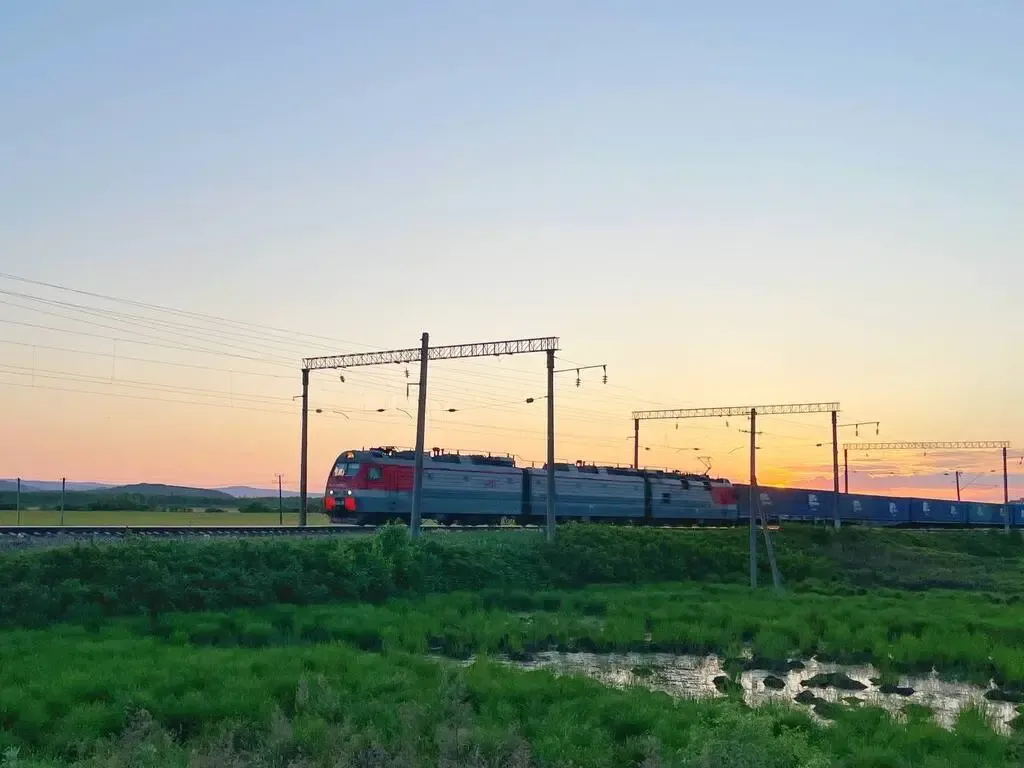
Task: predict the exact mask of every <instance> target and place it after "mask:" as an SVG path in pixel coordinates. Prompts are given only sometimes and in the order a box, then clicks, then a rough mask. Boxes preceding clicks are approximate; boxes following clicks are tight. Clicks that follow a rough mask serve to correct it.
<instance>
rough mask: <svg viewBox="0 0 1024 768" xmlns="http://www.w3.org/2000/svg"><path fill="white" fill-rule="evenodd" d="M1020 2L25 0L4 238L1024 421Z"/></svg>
mask: <svg viewBox="0 0 1024 768" xmlns="http://www.w3.org/2000/svg"><path fill="white" fill-rule="evenodd" d="M1022 33H1024V5H1021V4H1020V3H1019V2H1008V1H1007V2H996V1H995V0H992V1H991V2H983V3H952V2H941V3H936V2H911V1H909V0H908V1H906V2H899V3H882V2H857V3H842V4H840V3H821V2H778V3H770V4H769V3H761V2H731V3H718V4H709V3H685V2H647V3H621V2H619V3H612V2H587V3H583V2H556V3H539V2H517V3H469V2H463V3H457V2H438V3H418V4H414V3H401V2H395V3H387V4H383V3H376V4H370V3H363V4H355V3H342V2H305V3H282V2H274V3H271V2H244V3H243V2H238V1H229V0H224V1H223V2H218V3H205V2H204V3H200V2H178V3H173V4H172V3H167V4H143V3H129V2H101V1H97V2H92V3H73V2H63V3H60V2H28V1H26V0H16V1H14V2H9V3H6V4H5V6H4V8H3V10H2V11H0V99H2V103H3V105H4V109H3V113H4V115H5V117H4V121H3V123H2V126H0V139H2V140H0V168H2V169H3V173H2V174H0V268H2V271H3V272H7V273H14V274H17V275H21V276H25V277H31V278H37V279H43V280H48V281H54V282H59V283H61V284H65V285H71V286H74V287H77V288H84V289H88V290H93V291H99V292H103V293H107V294H112V295H115V296H120V297H131V298H135V299H140V300H144V301H147V302H153V303H159V304H166V305H170V306H174V307H181V308H185V309H190V310H195V311H202V312H210V313H214V314H218V315H224V316H228V317H230V318H232V319H237V320H243V321H250V322H258V323H266V324H270V325H274V326H281V327H285V328H289V329H295V330H296V331H298V332H304V333H312V334H320V335H326V336H330V337H332V338H338V339H343V340H352V341H355V342H361V343H365V344H371V345H382V346H393V345H401V346H405V345H411V344H414V343H415V342H416V340H417V338H418V336H419V333H420V332H421V331H422V330H429V331H430V332H431V333H432V336H433V338H435V339H436V340H437V341H438V343H441V342H443V341H447V342H461V341H468V340H476V339H482V338H491V337H496V338H508V337H515V336H520V335H522V336H528V335H547V334H557V335H560V336H561V337H562V339H563V345H564V346H565V353H566V355H568V357H569V358H571V359H576V360H583V361H584V362H591V361H599V362H606V361H607V362H609V364H611V365H612V366H613V371H614V372H615V375H616V376H617V378H616V381H619V382H622V383H623V384H625V385H628V386H629V387H631V388H633V389H634V390H635V392H641V391H642V392H644V393H646V396H647V397H648V398H649V399H651V400H656V401H664V402H669V403H673V404H675V403H678V404H679V405H685V404H689V403H694V404H700V405H717V404H728V403H730V402H734V401H741V402H750V401H761V402H765V401H777V400H781V401H799V400H804V399H810V400H815V399H827V400H831V399H841V400H842V401H843V403H844V411H846V410H850V411H851V412H850V414H849V415H850V417H851V418H853V417H864V418H882V419H883V420H885V421H886V422H887V424H888V425H890V429H891V430H892V431H891V432H890V436H892V437H896V436H897V434H896V433H898V435H899V436H905V437H907V438H911V439H957V438H959V439H972V438H983V439H988V438H998V439H1014V438H1016V439H1017V440H1018V442H1022V441H1024V418H1022V417H1021V416H1020V415H1018V414H1017V413H1016V412H1014V408H1015V403H1016V402H1017V399H1018V398H1017V394H1016V393H1017V389H1018V382H1019V381H1020V380H1021V378H1022V375H1024V362H1022V361H1021V358H1020V355H1019V354H1016V352H1015V349H1017V347H1018V346H1019V345H1018V343H1017V342H1018V340H1019V338H1020V337H1019V331H1017V330H1016V325H1015V324H1016V323H1017V312H1016V310H1015V307H1017V306H1019V296H1020V286H1021V279H1022V278H1024V266H1022V262H1021V260H1020V258H1019V248H1020V244H1021V242H1022V239H1024V238H1022V234H1024V232H1022V230H1024V224H1022V223H1021V222H1022V221H1024V219H1022V217H1021V216H1020V214H1019V212H1020V211H1021V210H1024V138H1022V137H1024V98H1022V97H1024V92H1022V91H1024V86H1022V83H1024V52H1022V51H1024V49H1022V46H1021V44H1020V41H1021V39H1024V38H1022ZM0 287H6V288H8V289H11V286H9V285H0ZM0 310H3V311H4V312H6V313H7V314H2V315H0V319H2V318H3V317H8V318H22V319H24V318H25V317H28V316H27V315H25V314H24V313H20V312H21V311H20V310H15V309H12V308H10V307H8V308H7V309H6V310H4V308H3V307H0ZM19 313H20V314H19ZM0 334H7V338H17V339H21V340H26V339H28V340H35V339H37V338H38V335H36V336H33V335H32V334H38V332H37V331H32V330H31V329H27V328H20V329H19V328H16V327H13V326H11V327H6V326H5V327H0ZM19 334H20V335H19ZM67 341H68V340H67V339H66V338H65V339H64V342H65V343H67ZM79 341H81V339H80V340H79ZM83 343H84V342H83ZM303 354H310V352H307V351H303V350H302V349H296V353H295V357H296V358H297V357H299V356H301V355H303ZM524 370H526V369H524ZM453 375H454V374H453ZM461 382H462V384H463V385H467V381H466V380H465V379H463V380H461ZM455 383H456V381H455V380H453V386H454V385H455ZM467 386H468V385H467ZM31 394H32V393H21V395H22V396H24V397H25V402H24V404H25V407H26V408H29V409H31V408H38V407H39V406H38V405H33V402H34V401H32V399H31V397H30V395H31ZM495 396H497V395H495ZM847 404H849V405H847ZM593 405H594V407H595V408H601V407H602V406H601V405H600V402H599V401H598V400H595V401H594V403H593ZM641 405H643V404H642V403H637V407H640V406H641ZM606 406H607V410H609V411H612V410H613V409H614V411H615V413H618V412H619V411H626V410H628V408H626V404H625V403H624V402H623V403H618V402H615V403H612V402H611V401H609V402H608V403H606ZM65 407H66V408H68V409H69V413H72V412H73V411H74V407H73V404H67V405H62V406H61V408H65ZM39 417H40V418H53V419H55V420H56V421H59V422H60V423H61V424H66V423H67V421H68V419H69V418H71V419H72V420H73V417H71V416H69V415H68V414H64V418H63V419H61V418H59V417H58V415H54V408H53V404H52V402H50V401H48V402H47V404H46V407H45V408H44V409H43V412H42V415H40V416H39ZM371 426H372V425H370V426H368V427H367V429H371ZM605 426H606V428H607V430H609V431H611V433H612V434H614V431H615V430H618V429H619V426H618V423H617V422H616V423H614V424H612V423H609V424H607V425H605ZM55 428H59V429H64V428H65V427H55ZM152 428H153V429H158V427H157V426H153V427H152ZM626 433H628V428H627V432H626ZM495 439H497V438H495ZM367 440H370V438H369V437H367ZM270 442H274V441H273V440H271V441H270ZM292 448H293V446H289V450H292ZM323 450H324V451H325V455H326V454H327V453H330V451H331V450H332V449H330V448H329V446H328V441H327V439H326V438H325V445H324V448H323ZM808 461H809V459H808ZM0 474H3V473H0ZM227 480H230V478H227Z"/></svg>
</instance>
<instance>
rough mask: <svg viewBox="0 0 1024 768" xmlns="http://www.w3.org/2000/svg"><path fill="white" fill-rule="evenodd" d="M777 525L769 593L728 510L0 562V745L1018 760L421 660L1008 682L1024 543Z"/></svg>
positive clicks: (165, 761) (891, 724) (742, 759)
mask: <svg viewBox="0 0 1024 768" xmlns="http://www.w3.org/2000/svg"><path fill="white" fill-rule="evenodd" d="M776 544H777V551H778V555H779V560H780V564H781V567H782V571H783V575H784V578H785V582H786V586H787V591H786V592H785V593H784V594H782V595H775V594H774V593H773V592H772V591H771V590H770V589H768V588H762V589H761V590H760V591H758V592H757V593H751V592H750V591H749V589H748V588H747V587H746V586H744V582H745V580H746V549H745V547H746V534H745V532H743V531H658V530H644V529H637V530H633V529H628V528H607V527H596V526H566V527H564V528H561V529H560V530H559V532H558V537H557V540H556V542H555V543H554V544H552V545H548V544H545V543H544V542H543V538H542V536H540V535H538V534H537V533H536V532H502V533H500V534H479V535H462V534H459V535H453V536H431V537H425V538H424V540H422V541H419V542H409V540H408V538H407V536H406V534H405V532H404V530H403V529H390V530H387V531H385V532H384V533H382V534H381V535H378V536H374V537H366V538H358V539H356V538H353V539H350V540H330V541H241V542H212V543H205V544H198V543H194V542H145V541H143V542H128V543H124V544H118V545H116V546H92V545H87V546H75V547H65V548H59V549H53V550H49V551H44V552H26V553H21V554H16V555H11V556H7V557H4V558H0V583H2V584H4V585H5V586H4V589H2V590H0V625H3V626H6V627H8V629H5V630H3V631H0V662H2V663H0V765H3V766H4V768H14V766H21V767H23V768H34V767H38V768H43V766H47V767H48V766H54V765H57V764H80V765H82V766H97V767H98V766H125V767H126V768H127V766H140V767H141V766H148V767H152V768H158V767H159V768H162V767H163V766H181V767H182V768H185V766H189V768H198V766H235V765H238V766H241V765H259V766H275V767H276V766H281V767H282V768H283V767H284V766H293V767H294V768H298V767H299V766H303V768H305V767H306V766H349V765H350V766H357V765H358V766H404V767H405V768H409V767H410V766H420V765H424V766H426V765H430V766H435V765H460V766H463V765H467V766H491V765H493V766H499V765H501V766H508V768H512V766H534V765H536V766H541V765H543V766H621V765H643V766H646V768H653V767H654V766H686V767H687V768H692V767H696V766H701V767H707V768H711V766H724V767H725V768H730V767H737V768H738V767H739V766H744V767H746V768H762V767H764V768H768V767H771V768H775V767H776V766H777V767H778V768H782V767H783V766H800V767H801V768H819V767H820V768H824V767H825V766H833V765H834V766H842V767H843V768H860V767H862V766H863V767H865V768H866V767H867V766H887V767H889V766H891V767H897V766H915V767H916V766H925V768H946V767H952V766H962V765H972V766H1003V765H1020V764H1021V760H1022V759H1024V749H1022V737H1021V736H1018V735H1014V736H1013V737H1011V738H1005V737H1002V736H999V735H997V734H996V733H995V732H993V730H992V729H991V728H990V727H989V726H988V725H987V724H986V723H985V722H984V717H983V716H982V714H981V713H979V712H975V711H968V712H965V713H963V714H962V715H961V717H960V719H959V721H958V723H957V727H956V729H955V730H954V731H953V732H947V731H944V730H942V729H941V728H939V727H938V726H937V725H935V724H934V723H933V722H932V721H931V719H930V714H929V713H928V712H925V711H918V710H917V709H914V708H911V709H910V710H909V713H908V716H907V722H906V723H899V722H896V721H894V720H893V719H892V718H891V717H890V716H889V715H887V714H886V713H884V712H882V711H880V710H878V709H874V708H871V707H866V706H862V707H858V708H855V709H854V708H846V707H842V706H832V705H830V706H829V708H828V709H829V716H830V717H834V718H835V721H834V723H833V724H832V725H830V726H829V727H827V728H822V727H818V726H816V725H814V724H813V723H812V722H811V721H810V720H809V719H808V717H807V716H806V715H805V714H804V713H802V712H800V711H796V710H793V709H790V708H778V707H767V708H763V709H758V710H756V711H751V710H749V709H747V708H746V707H744V706H743V705H742V703H740V702H738V701H736V700H735V699H732V698H729V699H723V700H714V701H683V700H674V699H671V698H669V697H667V696H666V695H664V694H658V693H653V692H649V691H645V690H639V689H636V690H634V689H630V690H612V689H607V688H604V687H602V686H601V685H600V684H599V683H597V682H595V681H590V680H585V679H576V678H569V677H564V678H558V677H555V676H553V675H551V674H549V673H547V672H529V673H526V672H521V671H517V670H514V669H509V668H506V667H503V666H501V665H498V664H495V663H492V662H489V661H487V660H486V658H484V659H483V660H481V661H479V662H478V663H475V664H473V665H472V666H470V667H468V668H465V669H459V668H458V667H457V665H454V664H450V663H447V662H443V661H431V660H427V659H425V658H424V655H425V654H426V653H428V652H431V651H433V652H440V653H443V654H447V655H449V656H453V657H466V656H468V655H470V654H480V653H484V654H487V653H507V654H510V655H512V656H521V655H528V654H529V653H531V652H534V651H538V650H544V649H547V648H551V647H556V648H563V649H566V650H592V651H603V650H662V651H671V652H690V653H702V652H706V651H717V652H720V653H723V654H725V655H729V656H735V655H737V654H738V653H739V652H740V650H741V649H743V648H745V647H749V648H751V649H752V650H753V651H754V652H755V653H756V654H757V655H759V656H762V657H765V659H766V660H767V661H768V662H769V663H770V662H771V661H773V660H774V661H778V660H781V659H783V658H785V657H787V656H792V655H807V654H811V653H814V654H817V655H819V656H821V657H825V658H833V659H837V660H844V661H864V660H873V661H875V662H876V663H878V664H879V665H880V666H881V667H882V668H883V672H884V676H886V679H889V677H891V676H892V675H894V674H895V673H896V672H897V671H901V670H902V671H920V670H924V669H925V668H926V667H930V666H931V665H932V664H935V665H936V666H938V667H939V669H940V670H942V671H944V672H945V673H947V674H948V675H951V676H954V677H963V678H968V679H971V680H975V681H979V682H981V681H984V680H985V679H987V676H988V675H994V676H995V677H996V678H997V679H998V680H999V681H1000V682H1001V683H1003V684H1004V685H1005V686H1006V687H1007V688H1010V689H1012V688H1013V687H1014V686H1017V685H1024V651H1018V650H1017V649H1018V648H1024V629H1022V628H1024V607H1022V602H1021V601H1022V597H1024V589H1022V584H1024V580H1022V579H1021V576H1022V575H1024V574H1022V565H1024V542H1022V541H1021V539H1020V537H1019V536H1010V537H1005V536H1003V535H1002V534H1001V533H991V534H990V533H984V532H970V533H949V534H941V535H940V534H924V533H916V532H900V531H884V532H883V531H868V530H856V529H851V530H844V531H841V532H839V534H838V535H837V534H835V533H832V532H828V531H823V530H820V529H819V530H816V531H815V530H808V529H797V528H787V529H786V530H784V531H783V532H782V533H781V534H780V535H779V536H777V539H776ZM762 576H763V580H762V584H765V583H770V582H769V581H768V578H767V577H768V574H767V570H766V567H764V568H763V570H762ZM119 617H122V618H119ZM61 622H72V623H71V624H61ZM19 626H20V627H36V628H37V629H18V628H16V627H19ZM648 633H649V636H650V637H649V639H647V635H648ZM5 748H7V749H9V750H12V751H9V752H8V753H7V754H8V757H6V758H4V757H3V754H4V752H3V750H4V749H5ZM13 750H17V751H18V752H17V756H15V752H14V751H13ZM4 761H6V762H4Z"/></svg>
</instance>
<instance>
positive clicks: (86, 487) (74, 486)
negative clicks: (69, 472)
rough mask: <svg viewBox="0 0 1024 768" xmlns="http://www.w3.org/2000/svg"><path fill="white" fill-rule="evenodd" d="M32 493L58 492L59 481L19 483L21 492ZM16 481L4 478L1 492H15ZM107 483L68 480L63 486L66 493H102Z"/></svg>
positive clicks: (0, 481) (1, 483) (12, 478)
mask: <svg viewBox="0 0 1024 768" xmlns="http://www.w3.org/2000/svg"><path fill="white" fill-rule="evenodd" d="M7 483H10V486H11V487H10V488H7V486H6V484H7ZM30 486H31V488H32V490H33V491H59V490H60V480H25V479H22V481H21V490H22V491H25V489H26V488H28V487H30ZM17 487H18V481H17V478H14V477H5V478H2V479H0V489H3V490H11V491H13V490H17ZM111 487H112V486H111V485H110V484H109V483H78V482H74V481H72V480H69V481H68V482H67V483H66V484H65V490H68V491H102V490H105V489H106V488H111Z"/></svg>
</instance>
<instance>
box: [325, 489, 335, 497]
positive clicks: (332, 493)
mask: <svg viewBox="0 0 1024 768" xmlns="http://www.w3.org/2000/svg"><path fill="white" fill-rule="evenodd" d="M327 495H328V496H333V495H334V489H333V488H331V489H330V490H329V491H327Z"/></svg>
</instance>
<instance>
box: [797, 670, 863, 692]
mask: <svg viewBox="0 0 1024 768" xmlns="http://www.w3.org/2000/svg"><path fill="white" fill-rule="evenodd" d="M801 685H804V686H807V687H808V688H838V689H839V690H841V691H863V690H864V689H866V688H867V686H866V685H864V683H862V682H860V681H859V680H854V679H853V678H852V677H850V676H849V675H847V674H846V673H845V672H824V673H821V674H817V675H815V676H814V677H812V678H810V679H809V680H804V681H803V682H802V683H801Z"/></svg>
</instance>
